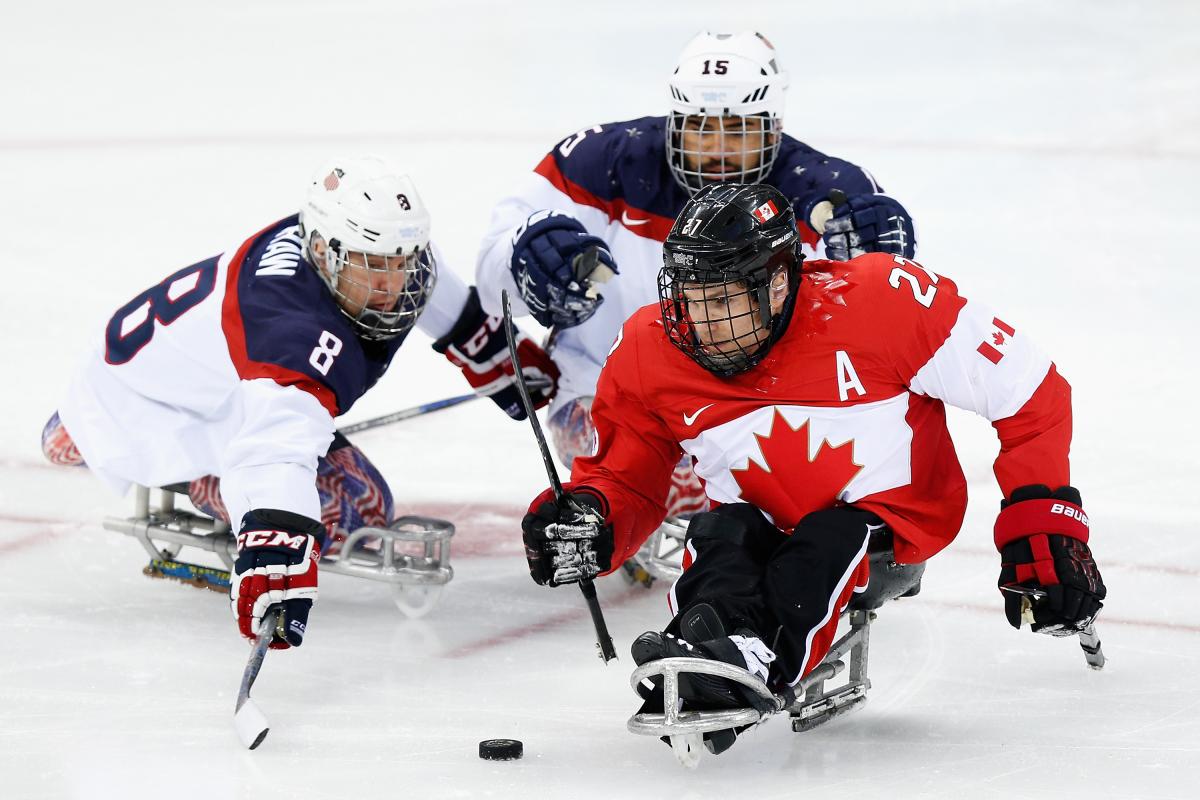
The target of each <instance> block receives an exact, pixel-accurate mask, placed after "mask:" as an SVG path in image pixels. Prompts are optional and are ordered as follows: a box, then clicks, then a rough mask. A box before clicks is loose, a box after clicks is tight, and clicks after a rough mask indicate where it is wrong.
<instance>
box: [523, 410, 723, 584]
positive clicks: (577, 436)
mask: <svg viewBox="0 0 1200 800" xmlns="http://www.w3.org/2000/svg"><path fill="white" fill-rule="evenodd" d="M591 408H592V398H591V397H579V398H576V399H574V400H572V401H570V402H568V403H566V404H565V405H564V406H562V407H561V408H560V409H558V411H556V412H555V413H554V416H552V417H551V418H550V419H549V421H548V425H547V427H548V428H549V429H550V438H551V440H552V441H553V443H554V451H555V454H556V455H557V456H558V460H559V461H561V462H562V464H563V466H565V467H566V468H567V469H568V470H570V469H571V464H572V463H573V462H574V460H575V459H576V458H577V457H579V456H586V455H591V454H592V453H593V452H594V451H595V449H596V428H595V426H594V425H593V424H592V415H591ZM708 506H709V502H708V495H706V494H705V492H704V483H703V482H702V481H701V480H700V478H699V477H698V476H697V475H696V471H695V470H694V469H693V468H692V458H691V456H688V455H685V456H684V457H683V458H681V459H680V461H679V463H678V464H677V465H676V466H675V471H674V472H673V473H671V487H670V490H669V491H668V493H667V516H666V519H664V520H663V523H662V524H661V525H659V526H658V529H657V530H655V531H654V533H652V534H650V537H649V538H648V539H647V540H646V543H645V544H643V545H642V547H641V548H640V549H639V550H638V552H637V554H635V555H634V557H633V558H631V559H629V560H628V561H626V562H625V563H624V564H622V565H621V566H622V568H623V569H624V574H625V575H626V577H627V578H629V579H630V580H632V581H634V582H636V583H641V584H643V585H644V586H647V587H648V586H650V585H651V584H652V583H654V581H655V580H669V581H673V580H675V579H676V578H678V577H679V574H680V572H681V571H682V561H683V539H684V533H685V532H686V530H687V521H688V520H689V519H691V518H692V516H694V515H695V514H698V513H700V512H701V511H706V510H708Z"/></svg>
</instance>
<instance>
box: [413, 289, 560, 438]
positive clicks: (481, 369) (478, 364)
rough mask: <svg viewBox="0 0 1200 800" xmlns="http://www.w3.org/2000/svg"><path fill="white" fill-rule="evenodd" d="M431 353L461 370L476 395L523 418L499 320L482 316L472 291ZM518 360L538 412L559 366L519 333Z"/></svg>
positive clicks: (547, 398)
mask: <svg viewBox="0 0 1200 800" xmlns="http://www.w3.org/2000/svg"><path fill="white" fill-rule="evenodd" d="M433 349H434V350H436V351H438V352H439V353H443V354H444V355H445V356H446V358H448V359H450V363H452V364H454V366H456V367H458V368H459V369H461V370H462V372H463V375H464V376H466V379H467V382H468V383H470V384H471V388H472V389H474V390H475V392H476V393H477V394H481V395H484V396H486V397H490V398H492V402H494V403H495V404H496V405H498V406H500V408H501V409H503V411H504V413H505V414H508V415H509V416H510V417H512V418H513V419H525V409H524V407H522V405H521V395H520V394H519V393H518V391H517V385H516V372H515V371H514V370H513V366H512V360H511V359H510V358H509V355H508V339H507V338H505V336H504V324H503V320H502V319H501V318H500V317H489V316H488V315H487V314H485V313H484V311H483V308H482V307H481V306H480V305H479V293H478V292H477V291H476V289H475V287H474V286H472V287H471V293H470V295H469V296H468V298H467V303H466V305H465V306H463V310H462V313H461V314H460V315H459V317H458V321H457V322H455V323H454V327H453V328H451V329H450V332H449V333H447V334H446V335H445V336H443V337H442V338H440V339H438V340H437V341H436V342H434V343H433ZM517 355H518V356H520V358H521V371H522V372H524V373H525V381H526V383H527V384H528V386H529V399H531V400H532V401H533V407H534V408H541V407H542V406H544V405H546V404H547V403H549V402H550V399H551V398H552V397H554V392H555V390H556V389H557V388H558V367H557V366H555V364H554V361H553V360H551V358H550V356H548V355H546V351H545V350H543V349H542V348H540V347H538V345H537V343H536V342H534V341H533V340H532V339H530V338H529V337H528V336H526V335H525V334H524V333H522V332H521V331H519V330H518V331H517Z"/></svg>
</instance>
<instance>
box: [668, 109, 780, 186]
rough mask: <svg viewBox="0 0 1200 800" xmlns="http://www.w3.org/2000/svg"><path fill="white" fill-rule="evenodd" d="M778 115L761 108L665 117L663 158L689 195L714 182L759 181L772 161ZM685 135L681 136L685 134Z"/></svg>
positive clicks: (777, 138) (776, 149) (678, 113)
mask: <svg viewBox="0 0 1200 800" xmlns="http://www.w3.org/2000/svg"><path fill="white" fill-rule="evenodd" d="M782 130H783V121H782V120H781V119H780V118H779V117H776V116H772V115H770V114H767V113H762V114H750V115H745V114H724V115H717V114H685V113H683V112H681V111H672V112H671V113H670V114H669V115H668V117H667V125H666V136H667V163H668V164H669V165H670V167H671V174H672V175H674V176H675V180H676V182H678V183H679V185H680V186H682V187H683V188H684V189H686V190H687V191H688V193H689V194H690V195H693V196H694V195H695V194H696V193H697V192H699V191H700V190H701V189H703V188H704V187H705V186H708V185H711V184H716V183H725V182H729V183H762V182H764V180H765V179H766V176H767V175H768V174H770V172H771V168H772V167H774V166H775V158H776V156H777V155H778V154H779V142H780V137H781V133H782ZM685 137H686V138H685Z"/></svg>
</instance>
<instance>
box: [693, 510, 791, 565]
mask: <svg viewBox="0 0 1200 800" xmlns="http://www.w3.org/2000/svg"><path fill="white" fill-rule="evenodd" d="M786 539H787V536H786V535H785V534H784V533H783V531H781V530H779V529H778V528H776V527H775V526H774V525H772V524H771V522H770V520H768V519H767V518H766V516H765V515H764V514H763V513H762V512H761V511H759V510H758V509H757V508H755V507H754V506H752V505H750V504H749V503H729V504H728V505H723V506H717V507H716V508H715V509H713V510H712V511H702V512H701V513H699V514H697V515H695V516H694V517H692V519H691V522H689V523H688V529H687V541H688V542H693V543H695V546H696V547H697V548H698V549H702V548H704V547H706V546H708V545H726V544H727V545H732V546H734V547H740V548H743V549H745V550H748V551H750V552H751V553H753V554H754V555H755V557H756V558H759V559H761V560H765V559H766V558H767V557H768V556H769V555H770V553H771V552H772V551H774V549H775V548H776V547H778V546H779V545H780V544H782V543H783V542H784V541H785V540H786Z"/></svg>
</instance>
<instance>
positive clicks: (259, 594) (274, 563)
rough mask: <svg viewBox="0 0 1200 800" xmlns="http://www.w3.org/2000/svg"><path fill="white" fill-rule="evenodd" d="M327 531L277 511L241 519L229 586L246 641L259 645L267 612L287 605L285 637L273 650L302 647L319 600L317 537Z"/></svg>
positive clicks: (276, 640) (260, 510)
mask: <svg viewBox="0 0 1200 800" xmlns="http://www.w3.org/2000/svg"><path fill="white" fill-rule="evenodd" d="M323 532H324V531H323V529H322V527H321V523H319V522H317V521H316V520H313V519H309V518H308V517H305V516H303V515H301V514H293V513H291V512H288V511H279V510H276V509H273V508H256V509H254V510H253V511H251V512H249V513H247V514H246V516H244V517H242V528H241V530H240V531H239V532H238V535H237V549H238V556H237V560H236V561H234V562H233V573H234V574H233V580H232V581H231V582H230V587H229V600H230V604H231V605H232V606H233V616H234V618H236V619H237V624H238V631H240V632H241V634H242V636H245V637H246V638H247V639H249V640H251V641H254V639H255V638H256V637H257V635H258V628H259V625H261V624H262V618H263V615H264V614H265V613H266V612H267V609H268V608H270V607H271V606H275V605H282V606H283V630H284V632H283V637H282V638H280V635H279V634H278V633H277V634H276V635H275V638H274V639H273V640H272V641H271V648H272V649H275V650H282V649H285V648H288V647H299V646H300V645H301V644H303V642H304V630H305V628H306V627H307V626H308V612H309V611H310V610H311V609H312V604H313V602H314V601H315V600H316V599H317V561H318V560H319V559H320V558H321V548H320V547H319V546H318V545H317V538H316V537H317V536H320V535H322V534H323Z"/></svg>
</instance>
